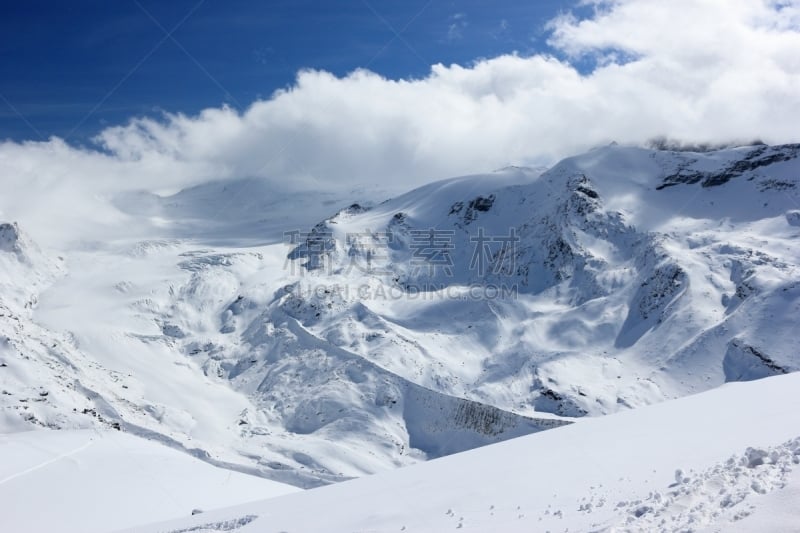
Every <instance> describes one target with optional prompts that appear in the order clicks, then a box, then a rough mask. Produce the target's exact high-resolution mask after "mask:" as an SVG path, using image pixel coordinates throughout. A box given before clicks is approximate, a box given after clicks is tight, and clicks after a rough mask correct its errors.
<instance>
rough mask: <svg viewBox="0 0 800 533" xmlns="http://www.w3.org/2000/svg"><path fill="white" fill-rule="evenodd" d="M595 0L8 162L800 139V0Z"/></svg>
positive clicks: (126, 180)
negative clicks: (408, 62) (426, 55)
mask: <svg viewBox="0 0 800 533" xmlns="http://www.w3.org/2000/svg"><path fill="white" fill-rule="evenodd" d="M583 4H584V5H588V6H589V7H590V8H592V9H589V10H588V11H589V12H590V13H591V14H590V15H589V16H586V17H584V18H578V17H576V16H575V15H573V14H565V15H562V16H559V17H558V18H556V19H555V20H553V21H551V22H550V23H549V26H548V30H549V32H550V33H549V41H548V43H549V45H550V47H551V52H550V53H547V54H544V53H541V54H537V55H531V56H520V55H514V54H510V55H504V56H500V57H495V58H491V59H485V60H479V61H477V62H475V63H474V64H471V65H466V66H461V65H450V66H445V65H433V66H432V67H431V71H430V73H429V75H428V76H426V77H424V78H421V79H408V80H403V79H401V80H392V79H386V78H384V77H381V76H379V75H377V74H375V73H372V72H369V71H366V70H358V71H355V72H353V73H351V74H349V75H347V76H345V77H336V76H334V75H332V74H330V73H327V72H321V71H313V70H306V71H302V72H300V73H298V75H297V80H296V83H295V84H294V85H293V86H292V87H291V88H288V89H285V90H281V91H278V92H276V93H275V94H273V95H272V97H270V98H269V99H267V100H262V101H257V102H255V103H253V104H252V105H250V106H249V108H247V109H246V110H245V111H244V112H242V113H239V112H237V111H235V110H233V109H230V108H227V107H222V108H216V109H207V110H205V111H203V112H202V113H200V114H198V115H196V116H185V115H182V114H170V115H166V116H164V117H161V118H159V119H153V118H135V119H133V120H131V121H130V123H128V124H126V125H122V126H117V127H112V128H108V129H106V130H104V131H102V132H101V133H100V134H99V135H98V137H97V142H98V144H99V147H100V149H99V150H98V151H92V150H87V149H78V148H74V147H69V146H66V145H65V144H64V143H63V142H61V141H58V140H53V141H50V142H47V143H25V144H16V143H5V144H3V145H2V146H0V172H2V175H3V176H4V178H3V179H4V180H8V179H10V178H8V176H16V178H15V179H17V180H19V179H26V180H33V181H35V182H37V183H38V182H41V183H44V182H47V181H48V180H50V181H51V182H55V181H58V182H59V183H62V185H61V187H67V186H69V184H74V183H77V182H81V183H83V182H90V183H91V184H92V186H93V187H96V188H97V190H98V191H109V194H110V193H111V192H113V191H114V190H122V189H134V188H152V189H169V188H172V189H174V188H176V187H182V186H186V185H190V184H192V183H198V182H200V181H203V180H208V179H226V178H237V177H263V178H265V179H269V180H275V181H276V183H277V182H280V183H293V184H295V185H296V186H297V187H299V188H309V187H314V188H332V187H338V186H341V185H343V184H347V185H352V184H357V183H384V184H392V185H393V186H402V187H404V188H405V187H412V186H415V185H420V184H422V183H425V182H427V181H430V180H433V179H439V178H444V177H448V176H452V175H460V174H466V173H471V172H480V171H486V170H491V169H493V168H497V167H500V166H503V165H506V164H509V163H521V164H525V163H535V164H541V163H550V162H553V161H555V160H557V159H558V158H561V157H564V156H567V155H570V154H572V153H575V152H578V151H581V150H584V149H587V148H590V147H592V146H595V145H598V144H602V143H607V142H610V141H612V140H615V141H618V142H622V143H637V142H644V141H646V140H647V139H650V138H653V137H656V136H668V137H671V138H677V139H681V140H685V141H687V142H726V141H730V140H736V139H753V138H761V139H763V140H764V141H767V142H787V141H797V140H798V129H797V124H798V123H800V54H798V53H797V51H798V50H800V0H782V1H777V0H672V1H670V2H663V1H662V0H593V1H589V2H583ZM585 11H586V10H582V11H581V12H585ZM587 65H589V67H587ZM579 66H580V67H579ZM21 176H25V178H22V177H21ZM59 180H60V181H59ZM63 184H67V185H63Z"/></svg>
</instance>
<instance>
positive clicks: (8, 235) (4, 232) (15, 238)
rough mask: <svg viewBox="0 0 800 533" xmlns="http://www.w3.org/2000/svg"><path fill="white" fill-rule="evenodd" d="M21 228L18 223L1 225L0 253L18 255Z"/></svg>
mask: <svg viewBox="0 0 800 533" xmlns="http://www.w3.org/2000/svg"><path fill="white" fill-rule="evenodd" d="M18 242H19V227H18V226H17V224H16V223H12V224H9V223H7V222H4V223H2V224H0V251H3V252H12V253H16V252H17V251H18V244H17V243H18Z"/></svg>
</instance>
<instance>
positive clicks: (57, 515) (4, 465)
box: [0, 430, 298, 533]
mask: <svg viewBox="0 0 800 533" xmlns="http://www.w3.org/2000/svg"><path fill="white" fill-rule="evenodd" d="M0 457H2V459H3V460H2V461H0V502H2V503H0V531H7V532H14V533H26V532H30V533H43V532H50V531H52V532H56V531H57V532H59V533H69V532H75V533H91V532H102V531H109V530H111V529H118V528H122V527H130V526H133V525H137V524H143V523H147V522H151V521H153V520H166V519H169V518H174V517H176V516H190V515H191V513H192V511H193V510H194V509H213V508H217V507H224V506H227V505H234V504H237V503H243V502H247V501H253V500H258V499H262V498H270V497H275V496H280V495H283V494H288V493H291V492H296V491H297V490H298V489H296V488H294V487H292V486H289V485H284V484H281V483H275V482H274V481H268V480H265V479H261V478H258V477H255V476H248V475H245V474H240V473H238V472H231V471H230V470H224V469H222V468H216V467H213V466H211V465H209V464H207V463H205V462H203V461H200V460H199V459H195V458H194V457H191V456H189V455H187V454H183V453H180V452H177V451H175V450H171V449H169V448H166V447H164V446H161V445H159V444H157V443H155V442H150V441H147V440H144V439H140V438H137V437H132V436H130V435H126V434H124V433H120V432H117V431H111V432H108V431H105V432H103V431H90V430H79V431H47V430H37V431H26V432H21V433H14V434H11V435H0Z"/></svg>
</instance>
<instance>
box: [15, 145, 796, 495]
mask: <svg viewBox="0 0 800 533" xmlns="http://www.w3.org/2000/svg"><path fill="white" fill-rule="evenodd" d="M799 176H800V161H798V148H797V147H796V146H777V147H764V146H754V147H744V148H737V149H730V150H721V151H716V152H708V153H689V152H666V151H655V150H645V149H639V148H626V147H617V146H613V147H608V148H603V149H599V150H595V151H593V152H589V153H587V154H584V155H581V156H578V157H574V158H571V159H567V160H564V161H562V162H561V163H559V164H558V165H556V166H555V167H553V168H552V169H550V170H547V171H543V170H533V169H525V168H508V169H503V170H500V171H497V172H494V173H492V174H485V175H476V176H468V177H464V178H457V179H452V180H447V181H443V182H438V183H434V184H431V185H428V186H426V187H423V188H421V189H418V190H415V191H411V192H408V193H406V194H404V195H402V196H399V197H396V198H394V199H391V200H387V201H385V202H383V203H368V202H361V201H359V203H356V204H353V203H352V200H351V201H349V202H343V203H341V204H340V203H338V200H335V199H333V198H328V197H324V198H323V197H321V198H314V197H311V196H306V197H304V198H303V199H302V202H301V203H300V204H297V205H301V206H305V207H308V209H307V210H305V207H303V208H297V209H291V205H292V204H291V199H285V200H281V199H280V198H268V199H266V200H265V199H262V198H260V197H256V196H258V194H261V192H259V191H262V189H259V188H257V187H256V188H254V189H242V188H241V187H240V185H241V184H240V185H237V186H235V187H227V186H224V185H219V184H210V185H207V186H202V187H198V188H195V189H190V190H187V191H183V192H181V193H179V194H177V195H175V196H173V197H170V198H167V199H164V198H157V197H151V196H148V195H140V196H136V197H127V198H121V199H118V202H121V203H122V204H124V207H125V211H126V213H127V215H128V216H130V217H140V220H141V221H142V224H141V226H140V227H142V228H148V231H151V232H152V231H156V230H158V229H159V228H161V230H163V234H154V235H153V236H152V238H150V239H149V240H146V241H141V240H136V241H130V240H120V241H114V242H108V243H104V244H95V245H92V246H84V247H81V248H80V249H77V250H71V251H68V253H67V254H66V267H68V269H69V273H68V275H66V276H64V275H63V270H64V268H65V267H64V266H63V265H62V264H61V263H62V262H61V261H60V260H58V259H54V258H50V256H47V255H45V254H42V253H41V252H38V251H35V247H34V246H33V245H32V243H30V242H29V240H26V238H25V237H24V235H22V234H21V232H20V231H19V229H18V228H17V227H16V226H13V225H4V226H2V231H0V236H2V238H1V239H0V266H1V267H2V269H3V270H2V271H0V273H2V276H3V277H2V279H0V282H2V283H5V285H3V292H2V293H0V303H2V304H3V305H4V306H5V307H4V311H3V312H4V313H6V315H5V316H4V317H0V318H2V321H0V327H2V328H3V330H2V332H0V334H2V335H3V336H4V338H5V339H6V340H5V341H3V342H4V343H5V344H3V345H2V346H0V361H2V362H3V364H5V365H6V366H5V367H0V386H2V389H3V390H4V391H5V392H7V393H8V394H3V395H2V396H0V402H1V403H0V405H1V406H2V408H3V411H2V413H3V414H2V416H3V418H2V420H0V423H2V427H3V428H6V430H10V429H9V428H11V429H13V430H16V429H22V428H26V427H30V426H47V427H54V428H73V427H96V426H106V427H118V428H120V429H122V430H125V431H129V432H131V433H135V434H138V435H143V436H146V437H148V438H152V439H158V440H160V441H162V442H164V443H167V444H169V445H170V446H173V447H176V448H180V449H184V450H186V451H189V452H190V453H192V454H194V455H196V456H197V457H201V458H204V459H205V460H207V461H210V462H213V463H216V464H223V465H227V466H232V467H235V468H238V469H242V470H246V471H249V472H253V473H257V474H259V475H262V476H266V477H270V478H272V479H277V480H282V481H287V482H291V483H294V484H297V485H302V486H311V485H316V484H320V483H325V482H330V481H336V480H341V479H344V478H348V477H352V476H359V475H363V474H365V473H372V472H377V471H380V470H384V469H387V468H393V467H396V466H401V465H407V464H411V463H414V462H417V461H420V460H424V459H427V458H432V457H438V456H441V455H445V454H449V453H452V452H456V451H462V450H465V449H468V448H472V447H476V446H480V445H483V444H488V443H492V442H496V441H499V440H504V439H507V438H509V437H514V436H519V435H523V434H526V433H531V432H536V431H539V430H543V429H549V428H552V427H555V426H558V425H563V424H565V423H568V422H569V421H570V420H571V419H572V417H581V416H585V415H601V414H607V413H612V412H615V411H618V410H624V409H627V408H630V407H637V406H640V405H645V404H649V403H655V402H659V401H662V400H664V399H668V398H673V397H677V396H683V395H686V394H690V393H693V392H698V391H702V390H706V389H710V388H713V387H716V386H718V385H720V384H723V383H725V382H728V381H742V380H751V379H755V378H760V377H764V376H770V375H775V374H782V373H786V372H791V371H794V370H797V368H798V365H800V359H798V344H797V341H796V339H795V338H794V335H793V330H794V328H795V327H796V317H797V316H798V311H800V275H799V274H800V267H799V266H798V265H800V247H798V246H797V243H798V239H799V238H800V222H798V220H800V218H799V217H800V215H798V213H800V207H799V206H800V191H798V187H799V186H800V185H798V181H800V177H799ZM248 191H250V192H248ZM252 191H256V193H258V194H256V193H252ZM262 192H263V191H262ZM242 198H245V200H244V201H240V199H242ZM340 205H341V206H347V205H349V207H345V208H344V209H340V210H339V211H338V212H337V213H336V214H335V215H334V216H331V217H330V218H327V219H325V220H323V221H318V219H316V217H317V215H316V213H318V212H319V210H320V209H325V210H327V209H328V207H329V206H331V207H330V211H336V210H337V208H338V206H340ZM230 206H236V207H235V208H233V207H230ZM334 206H335V207H334ZM237 211H244V212H242V213H241V216H239V215H237V214H236V212H237ZM276 213H277V214H278V215H277V216H276ZM286 213H289V214H291V215H292V217H293V218H291V220H292V222H291V223H292V226H281V225H280V223H278V222H276V220H277V217H278V216H283V214H286ZM309 214H310V215H309ZM307 216H312V217H314V218H312V219H310V220H308V218H307ZM304 217H306V218H304ZM315 219H316V220H315ZM241 221H246V222H247V224H242V223H240V222H241ZM284 236H285V237H286V239H287V241H289V244H290V245H289V246H287V245H286V244H284V243H277V241H279V240H281V238H282V237H284ZM254 243H260V244H258V245H256V244H254ZM14 291H17V292H14ZM0 338H3V337H0ZM45 393H46V394H45ZM564 418H566V420H565V419H564Z"/></svg>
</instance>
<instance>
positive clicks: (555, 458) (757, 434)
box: [131, 374, 800, 533]
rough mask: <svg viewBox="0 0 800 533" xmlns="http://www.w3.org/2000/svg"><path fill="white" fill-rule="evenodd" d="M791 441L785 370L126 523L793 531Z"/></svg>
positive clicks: (799, 399) (799, 523) (797, 404)
mask: <svg viewBox="0 0 800 533" xmlns="http://www.w3.org/2000/svg"><path fill="white" fill-rule="evenodd" d="M799 435H800V374H791V375H788V376H779V377H772V378H768V379H764V380H761V381H754V382H750V383H737V384H729V385H725V386H723V387H720V388H718V389H716V390H713V391H709V392H705V393H702V394H698V395H695V396H690V397H686V398H682V399H679V400H672V401H669V402H665V403H661V404H658V405H654V406H649V407H643V408H640V409H635V410H632V411H626V412H622V413H618V414H615V415H610V416H605V417H598V418H591V419H586V420H582V421H580V422H579V423H576V424H573V425H571V426H567V427H562V428H558V429H554V430H551V431H546V432H543V433H539V434H536V435H530V436H527V437H521V438H518V439H513V440H510V441H506V442H503V443H500V444H495V445H492V446H487V447H485V448H481V449H479V450H472V451H469V452H464V453H462V454H458V455H454V456H450V457H446V458H442V459H437V460H435V461H431V462H428V463H425V464H422V465H416V466H411V467H408V468H403V469H400V470H396V471H393V472H387V473H384V474H381V475H377V476H371V477H367V478H362V479H358V480H353V481H347V482H344V483H340V484H337V485H334V486H330V487H323V488H319V489H314V490H310V491H306V492H303V493H299V494H293V495H289V496H284V497H278V498H275V499H270V500H266V501H263V502H260V503H253V504H247V505H242V506H239V507H236V508H231V509H226V510H223V511H214V512H209V513H204V514H202V515H200V516H194V517H191V518H186V519H182V520H178V521H173V522H167V523H162V524H158V525H155V526H149V527H142V528H135V529H133V530H131V531H136V532H137V533H145V532H147V533H150V532H153V533H155V532H170V533H177V532H184V531H236V532H237V533H238V532H240V531H241V532H242V533H244V532H251V531H252V532H261V531H287V532H306V531H376V532H377V531H381V532H384V531H386V532H388V531H431V532H433V531H449V530H454V529H463V530H466V531H526V532H528V531H542V532H544V531H553V532H555V531H572V532H574V531H648V532H649V531H730V530H739V531H797V530H798V529H799V528H800V516H798V514H797V501H798V500H797V499H796V496H797V495H798V488H799V486H798V484H797V483H798V481H800V476H798V474H799V473H800V436H799ZM787 485H788V488H787V487H786V486H787ZM775 506H778V508H779V510H780V512H779V513H778V514H773V513H772V512H771V509H772V508H774V507H775ZM762 508H763V509H762ZM768 509H769V511H768ZM219 524H237V525H236V526H235V527H234V526H226V527H221V526H219ZM734 526H735V527H736V529H733V528H734ZM195 528H196V529H195Z"/></svg>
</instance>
